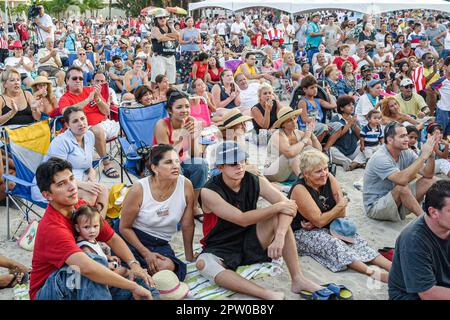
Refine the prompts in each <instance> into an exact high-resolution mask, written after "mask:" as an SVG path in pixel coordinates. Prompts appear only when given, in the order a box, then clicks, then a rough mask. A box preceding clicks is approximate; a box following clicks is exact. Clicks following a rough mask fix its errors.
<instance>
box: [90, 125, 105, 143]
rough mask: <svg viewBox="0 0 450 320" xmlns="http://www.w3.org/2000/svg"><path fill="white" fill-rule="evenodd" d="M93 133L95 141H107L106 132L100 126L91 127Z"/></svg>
mask: <svg viewBox="0 0 450 320" xmlns="http://www.w3.org/2000/svg"><path fill="white" fill-rule="evenodd" d="M91 131H92V132H93V133H94V136H95V140H97V141H104V140H106V136H105V130H103V128H102V127H101V126H100V125H95V126H92V127H91Z"/></svg>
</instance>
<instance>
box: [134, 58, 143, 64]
mask: <svg viewBox="0 0 450 320" xmlns="http://www.w3.org/2000/svg"><path fill="white" fill-rule="evenodd" d="M138 60H141V62H142V63H144V64H145V61H144V59H143V58H141V57H136V58H134V59H133V64H134V63H135V62H136V61H138Z"/></svg>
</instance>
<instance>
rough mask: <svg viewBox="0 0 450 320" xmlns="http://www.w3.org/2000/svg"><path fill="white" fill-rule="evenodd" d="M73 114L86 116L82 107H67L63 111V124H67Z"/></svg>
mask: <svg viewBox="0 0 450 320" xmlns="http://www.w3.org/2000/svg"><path fill="white" fill-rule="evenodd" d="M75 112H83V114H86V113H85V112H84V110H83V108H82V107H74V106H70V107H67V108H65V109H64V112H63V119H64V122H65V123H67V124H68V123H69V121H70V115H71V114H72V113H75Z"/></svg>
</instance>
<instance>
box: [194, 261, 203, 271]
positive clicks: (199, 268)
mask: <svg viewBox="0 0 450 320" xmlns="http://www.w3.org/2000/svg"><path fill="white" fill-rule="evenodd" d="M195 267H196V268H197V270H198V271H202V270H203V269H204V268H205V262H204V261H203V260H200V259H198V260H197V262H196V263H195Z"/></svg>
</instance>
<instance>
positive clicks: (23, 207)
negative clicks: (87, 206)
mask: <svg viewBox="0 0 450 320" xmlns="http://www.w3.org/2000/svg"><path fill="white" fill-rule="evenodd" d="M2 138H3V141H4V143H5V158H6V170H5V172H6V174H4V175H3V178H4V180H5V183H6V212H7V237H8V239H11V234H10V231H11V230H10V228H11V224H10V210H9V209H10V203H11V201H12V203H13V204H14V205H15V206H16V207H17V208H18V209H19V211H20V213H21V214H22V219H21V222H20V224H19V226H18V227H17V229H16V231H15V232H14V234H13V237H14V235H15V234H16V233H17V231H18V230H19V229H20V227H21V226H22V224H23V222H24V221H25V220H26V221H27V222H29V220H30V212H32V213H34V214H35V215H36V216H37V217H38V218H39V219H40V218H41V215H40V214H39V213H37V212H36V210H35V209H34V208H33V207H34V206H35V205H36V206H38V207H41V208H46V207H47V202H43V201H42V199H39V200H35V199H34V197H33V196H32V192H31V188H32V187H33V186H36V184H35V183H34V182H33V180H34V177H35V174H36V170H37V167H38V166H39V164H40V163H41V162H42V160H43V159H44V156H45V155H46V154H47V151H48V147H49V145H50V126H49V121H48V120H44V121H40V122H37V123H33V124H31V125H28V126H21V127H18V128H14V129H13V128H8V127H5V128H3V130H2ZM10 158H11V159H12V161H13V163H14V166H15V169H16V175H15V176H14V175H10V174H8V173H9V165H8V162H9V159H10ZM8 182H13V183H15V187H14V189H12V190H11V189H10V188H9V184H8Z"/></svg>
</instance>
